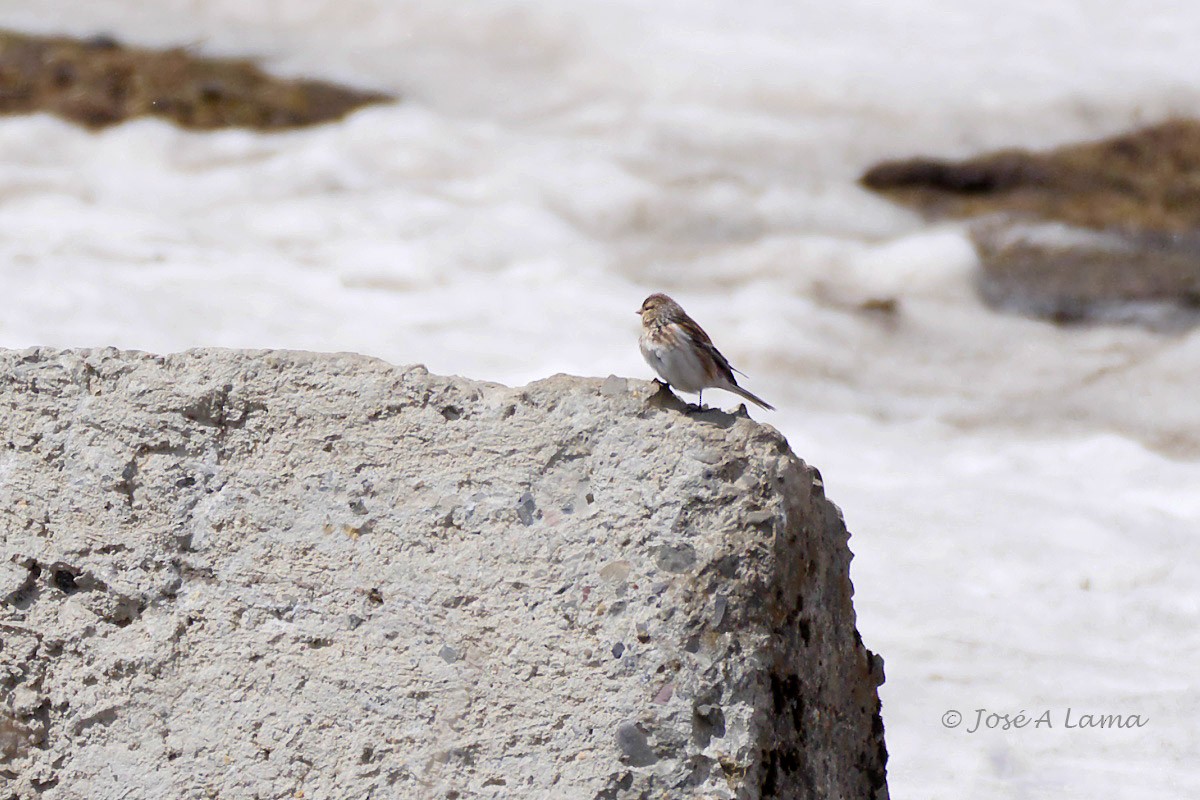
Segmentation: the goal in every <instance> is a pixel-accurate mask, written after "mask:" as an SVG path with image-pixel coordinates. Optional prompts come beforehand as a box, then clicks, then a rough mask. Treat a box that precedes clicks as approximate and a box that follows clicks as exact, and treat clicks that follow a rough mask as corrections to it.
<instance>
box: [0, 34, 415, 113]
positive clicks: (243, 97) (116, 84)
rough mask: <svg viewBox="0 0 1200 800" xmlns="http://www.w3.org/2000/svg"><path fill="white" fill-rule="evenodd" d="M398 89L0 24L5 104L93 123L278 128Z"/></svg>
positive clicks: (6, 108)
mask: <svg viewBox="0 0 1200 800" xmlns="http://www.w3.org/2000/svg"><path fill="white" fill-rule="evenodd" d="M392 99H393V98H392V97H390V96H388V95H385V94H381V93H378V92H368V91H360V90H356V89H349V88H346V87H342V86H336V85H334V84H330V83H324V82H322V81H313V80H287V79H282V78H276V77H272V76H270V75H268V74H266V73H265V72H263V71H262V70H260V69H259V68H258V67H256V66H255V65H254V64H253V63H252V62H250V61H249V60H246V59H215V58H201V57H200V56H197V55H196V54H195V53H193V52H191V51H190V50H187V49H184V48H174V49H170V50H150V49H145V48H139V47H126V46H124V45H121V44H119V43H118V42H116V41H115V40H113V39H111V38H109V37H104V36H98V37H94V38H91V39H85V40H80V39H71V38H66V37H43V36H28V35H25V34H21V33H15V32H12V31H0V113H4V114H28V113H32V112H38V111H47V112H50V113H52V114H57V115H58V116H60V117H63V118H65V119H69V120H72V121H74V122H78V123H80V124H81V125H85V126H87V127H89V128H93V129H95V128H103V127H105V126H108V125H114V124H116V123H119V122H123V121H124V120H127V119H130V118H131V117H139V116H156V117H163V118H165V119H169V120H171V121H173V122H175V123H176V124H178V125H180V126H182V127H184V128H196V129H203V130H207V129H214V128H229V127H240V128H255V129H258V130H277V129H282V128H294V127H300V126H304V125H314V124H317V123H321V122H328V121H330V120H335V119H339V118H341V117H343V116H345V115H346V114H348V113H349V112H351V111H353V110H354V109H356V108H359V107H361V106H364V105H367V104H370V103H382V102H387V101H390V100H392Z"/></svg>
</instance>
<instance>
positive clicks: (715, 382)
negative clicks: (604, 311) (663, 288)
mask: <svg viewBox="0 0 1200 800" xmlns="http://www.w3.org/2000/svg"><path fill="white" fill-rule="evenodd" d="M637 313H638V314H641V316H642V335H641V337H640V338H639V339H638V346H639V347H641V350H642V357H643V358H645V359H646V363H647V364H649V365H650V366H651V367H653V368H654V371H655V372H657V373H658V376H659V377H660V378H662V379H663V381H665V382H666V383H667V384H668V385H669V386H670V387H671V388H673V389H676V390H678V391H681V392H695V393H696V394H699V395H700V401H701V403H703V401H704V390H705V389H724V390H725V391H727V392H733V393H734V394H737V395H741V396H742V397H744V398H746V399H747V400H749V401H750V402H751V403H756V404H758V405H760V406H762V407H763V408H765V409H768V410H770V411H774V410H775V406H773V405H771V404H770V403H768V402H766V401H765V400H763V399H762V398H760V397H758V396H756V395H754V394H752V393H750V392H748V391H746V390H745V389H743V388H742V387H740V386H738V385H737V378H735V377H733V373H734V372H736V371H737V370H735V369H734V368H733V367H731V366H730V365H729V362H728V361H726V360H725V356H723V355H721V351H720V350H718V349H717V348H716V347H714V346H713V343H712V339H710V338H708V334H707V333H705V332H704V329H703V328H701V327H700V326H699V325H697V324H696V322H695V320H693V319H692V318H691V317H689V316H688V315H687V313H686V312H684V310H683V309H682V308H681V307H680V305H679V303H676V302H675V301H674V300H672V299H671V298H669V297H667V296H666V295H665V294H652V295H650V296H649V297H647V298H646V300H645V302H643V303H642V307H641V309H640V310H639V311H638V312H637ZM743 374H744V373H743Z"/></svg>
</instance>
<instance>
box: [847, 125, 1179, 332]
mask: <svg viewBox="0 0 1200 800" xmlns="http://www.w3.org/2000/svg"><path fill="white" fill-rule="evenodd" d="M861 183H862V185H863V186H865V187H866V188H868V189H871V190H873V191H876V192H879V193H881V194H883V195H884V196H885V197H888V198H889V199H891V200H893V201H895V202H897V203H901V204H903V205H907V206H910V207H913V208H915V209H917V210H919V211H921V212H922V213H923V214H925V215H927V216H929V217H933V218H944V217H959V218H971V217H986V219H984V220H981V221H977V222H974V223H973V224H972V229H971V234H972V240H973V241H974V243H975V248H976V251H977V252H978V254H979V258H980V265H981V269H980V276H979V280H978V286H979V289H980V293H981V296H982V297H983V299H984V300H985V301H986V302H987V303H988V304H989V305H991V306H992V307H994V308H999V309H1003V310H1008V311H1018V312H1020V313H1027V314H1032V315H1034V316H1039V317H1044V318H1048V319H1051V320H1054V321H1056V322H1059V323H1072V322H1132V323H1136V324H1142V325H1147V326H1150V327H1156V328H1179V327H1187V326H1192V325H1195V324H1197V322H1200V312H1198V309H1200V121H1196V120H1173V121H1170V122H1166V123H1163V124H1161V125H1156V126H1153V127H1149V128H1144V129H1142V130H1138V131H1134V132H1132V133H1127V134H1123V135H1121V136H1115V137H1113V138H1110V139H1104V140H1101V141H1096V142H1086V143H1083V144H1073V145H1068V146H1065V147H1060V148H1057V149H1055V150H1051V151H1048V152H1045V153H1034V152H1028V151H1024V150H1003V151H999V152H995V153H989V154H985V155H981V156H978V157H976V158H970V159H966V160H963V161H948V160H941V159H936V158H911V159H906V160H900V161H888V162H884V163H881V164H879V165H877V166H875V167H872V168H871V169H870V170H868V171H867V172H866V173H865V174H864V175H863V176H862V178H861Z"/></svg>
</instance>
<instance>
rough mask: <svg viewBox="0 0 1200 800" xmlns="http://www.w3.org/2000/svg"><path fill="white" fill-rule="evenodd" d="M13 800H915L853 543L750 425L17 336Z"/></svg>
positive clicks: (333, 366)
mask: <svg viewBox="0 0 1200 800" xmlns="http://www.w3.org/2000/svg"><path fill="white" fill-rule="evenodd" d="M0 374H2V375H3V377H4V383H3V385H2V386H0V397H2V401H0V414H2V417H3V434H2V436H3V441H2V443H0V509H2V511H3V513H2V514H0V798H3V799H4V800H7V799H8V798H21V799H22V800H25V799H26V798H45V799H46V800H53V799H54V798H85V797H86V798H206V797H219V798H285V797H288V798H298V797H304V798H368V797H370V798H477V797H479V798H493V797H514V798H566V799H567V800H570V799H572V798H583V799H584V800H592V799H595V800H603V799H605V798H610V799H611V800H622V799H624V798H655V799H656V800H657V798H833V799H845V800H856V799H857V798H880V799H881V798H886V797H887V788H886V783H885V761H886V753H885V750H884V743H883V728H882V723H881V721H880V716H879V700H878V695H877V693H876V687H877V686H878V684H880V683H881V682H882V680H883V673H882V669H883V668H882V661H881V659H880V658H879V657H878V656H875V655H873V654H872V653H871V652H870V651H868V650H867V649H866V648H864V647H863V645H862V642H861V640H860V639H859V637H858V634H857V632H856V630H855V617H854V610H853V607H852V604H851V595H852V592H853V587H852V586H851V584H850V580H849V561H850V552H849V550H848V548H847V537H848V534H847V532H846V529H845V527H844V525H843V523H842V519H841V514H840V512H839V511H838V509H837V507H836V506H834V505H833V504H832V503H830V502H829V501H828V500H826V499H825V497H824V496H823V494H822V488H821V480H820V476H819V475H818V474H817V472H816V470H814V469H812V468H811V467H809V466H807V465H805V464H804V462H802V461H801V460H799V459H798V458H797V457H796V456H794V455H793V454H792V453H791V452H790V450H789V449H788V445H787V442H786V441H785V440H784V439H783V437H782V436H780V435H779V434H778V433H777V432H776V431H775V430H774V429H772V428H770V427H767V426H764V425H759V424H757V423H755V422H753V421H752V420H750V419H749V418H747V417H746V416H745V415H744V413H738V414H734V415H730V414H726V413H723V412H720V411H709V412H705V413H688V411H687V408H686V407H685V406H684V405H683V404H682V403H681V402H680V401H678V400H677V399H675V398H674V397H672V396H671V395H669V393H667V392H666V391H665V390H664V391H659V390H658V387H656V386H655V385H654V384H651V383H646V382H642V381H627V380H625V379H621V378H616V377H610V378H608V379H584V378H573V377H567V376H556V377H553V378H550V379H548V380H544V381H540V382H538V383H534V384H531V385H529V386H526V387H522V388H507V387H504V386H499V385H495V384H486V383H478V382H473V381H469V380H465V379H461V378H445V377H438V376H434V375H430V374H428V372H426V370H425V369H424V368H422V367H394V366H391V365H388V364H385V363H383V362H380V361H377V360H373V359H369V358H365V357H362V356H356V355H346V354H339V355H322V354H312V353H295V352H244V351H221V350H196V351H190V352H186V353H181V354H177V355H171V356H166V357H159V356H152V355H147V354H142V353H129V352H118V351H115V350H111V349H110V350H80V351H57V350H49V349H34V350H27V351H23V352H13V351H0Z"/></svg>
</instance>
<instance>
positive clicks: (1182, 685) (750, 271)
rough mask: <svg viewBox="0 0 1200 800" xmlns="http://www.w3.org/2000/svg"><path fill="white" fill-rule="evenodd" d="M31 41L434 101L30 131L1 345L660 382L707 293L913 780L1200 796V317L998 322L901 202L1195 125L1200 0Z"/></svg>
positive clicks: (13, 151) (187, 9) (253, 6)
mask: <svg viewBox="0 0 1200 800" xmlns="http://www.w3.org/2000/svg"><path fill="white" fill-rule="evenodd" d="M0 27H3V28H6V29H9V30H13V31H20V32H23V33H27V34H55V35H67V36H74V37H82V38H84V39H87V40H89V41H90V42H91V43H92V44H91V46H92V48H93V49H100V50H105V49H111V47H112V42H111V41H110V40H109V39H100V40H97V39H96V38H95V37H97V36H105V37H112V38H113V39H115V40H117V41H119V42H121V43H123V44H126V45H131V46H141V47H150V48H162V47H177V46H183V47H186V48H188V51H189V53H191V54H192V55H196V56H218V57H247V58H252V59H254V60H255V61H256V63H258V64H260V65H261V66H262V67H263V69H265V70H266V71H268V72H269V73H271V74H272V75H276V76H281V77H285V78H300V77H303V78H311V79H320V80H324V81H331V82H336V83H339V84H342V85H345V86H350V87H354V88H357V89H361V90H366V91H374V92H381V93H385V94H386V95H388V96H390V97H393V98H395V100H394V102H385V103H372V104H368V105H366V106H363V107H362V108H360V109H359V110H357V111H355V112H353V113H351V114H349V115H348V116H345V117H344V118H341V119H338V120H335V121H332V122H328V123H325V124H321V125H315V126H308V127H295V128H288V127H283V128H280V129H278V130H256V129H255V128H253V127H250V128H245V127H242V128H221V127H216V128H215V129H212V130H189V129H186V128H184V127H181V126H179V125H176V124H175V123H173V122H172V121H170V120H168V119H162V118H154V117H140V118H137V119H132V120H129V121H124V122H121V123H120V124H113V125H107V124H103V125H101V124H97V125H92V126H90V127H89V125H87V124H79V123H78V122H75V121H70V120H67V119H64V118H62V117H61V116H59V115H56V114H51V113H44V112H43V113H33V114H21V115H15V116H4V117H0V286H2V289H3V291H2V292H0V346H4V347H12V348H21V347H27V346H31V345H52V346H60V347H96V346H106V345H113V346H117V347H121V348H134V349H141V350H149V351H155V352H160V353H163V352H173V351H178V350H182V349H186V348H189V347H197V346H223V347H238V348H298V349H306V350H321V351H343V350H347V351H356V352H360V353H365V354H369V355H372V356H377V357H379V358H382V359H386V360H387V361H390V362H393V363H396V364H411V363H422V364H425V365H426V366H427V367H428V368H429V369H430V370H431V371H434V372H437V373H445V374H459V375H464V376H467V377H470V378H477V379H487V380H494V381H500V382H504V383H507V384H522V383H525V382H528V381H531V380H535V379H538V378H542V377H546V376H548V375H550V374H553V373H556V372H568V373H572V374H577V375H592V376H605V375H608V374H610V373H615V374H618V375H623V376H630V377H638V378H647V379H648V378H650V377H652V373H651V371H650V369H649V368H648V367H647V366H646V365H645V364H644V363H643V362H642V359H641V357H640V355H639V353H638V350H637V344H636V339H637V335H638V320H637V318H636V317H635V316H634V313H633V312H634V311H635V310H636V309H637V308H638V306H639V305H640V304H641V301H642V299H643V298H644V297H645V296H646V295H647V294H649V293H651V292H653V291H666V292H668V293H670V294H672V295H673V296H674V297H675V298H676V299H677V300H679V301H680V302H681V303H682V305H683V306H684V307H685V308H686V309H687V310H688V311H689V313H691V315H692V316H693V317H695V318H696V319H697V320H698V321H699V322H700V323H701V324H702V325H703V326H704V327H705V328H706V329H707V330H708V332H709V333H710V334H711V335H712V337H713V339H714V340H715V341H716V343H717V344H718V346H720V348H721V349H722V351H723V352H724V353H725V354H726V355H727V356H728V357H729V359H730V361H731V362H733V363H734V364H735V365H737V366H738V367H739V368H741V369H742V370H744V371H745V372H746V373H747V374H748V375H749V376H750V377H748V378H746V379H744V380H743V381H742V382H743V385H745V386H747V387H748V388H750V389H751V390H752V391H754V392H756V393H758V394H760V395H762V396H763V397H764V398H766V399H767V400H769V401H770V402H772V403H773V404H775V405H776V406H778V407H779V409H780V410H779V411H778V412H775V413H767V412H761V411H760V410H757V409H756V410H754V411H752V414H753V415H754V416H755V417H756V418H757V419H760V420H762V421H764V422H767V423H769V424H771V425H774V426H776V427H778V428H779V429H780V430H781V431H783V432H784V433H785V434H786V435H787V437H788V439H789V441H790V443H791V446H792V448H793V449H794V450H795V451H796V453H797V454H798V455H799V456H800V457H802V458H804V459H805V460H806V461H809V462H810V463H812V464H814V465H816V466H817V467H818V468H819V469H821V471H822V473H823V474H824V477H825V481H826V487H827V493H828V495H829V496H830V498H832V499H833V500H834V501H835V502H837V503H838V504H839V505H840V506H841V507H842V508H843V510H844V513H845V517H846V521H847V524H848V526H849V528H850V530H851V531H852V533H853V536H852V538H851V541H850V546H851V549H852V550H853V551H854V553H855V554H856V558H855V561H854V564H853V568H852V578H853V580H854V584H855V587H856V597H855V605H856V608H857V611H858V623H859V628H860V630H861V632H862V635H863V639H864V641H865V643H866V644H867V646H868V647H870V648H871V649H873V650H875V651H877V652H879V653H881V654H882V655H883V656H884V658H885V660H886V672H887V682H886V683H885V684H884V686H883V687H882V688H881V695H882V698H883V714H884V721H885V724H886V738H887V745H888V750H889V752H890V754H891V761H890V763H889V783H890V786H891V792H892V796H893V797H894V798H897V799H898V800H904V799H905V798H934V799H937V798H947V799H948V798H963V797H971V798H976V800H992V799H999V798H1089V799H1090V798H1095V797H1123V798H1142V797H1144V798H1156V800H1157V798H1163V797H1188V796H1192V797H1194V796H1200V772H1198V771H1197V770H1196V769H1195V754H1196V753H1197V752H1200V692H1197V685H1196V684H1197V678H1196V676H1197V674H1198V673H1197V670H1196V667H1195V663H1194V656H1195V654H1196V653H1197V652H1200V426H1198V424H1197V411H1196V400H1195V396H1196V380H1197V374H1198V373H1200V333H1197V332H1196V330H1195V329H1193V328H1192V327H1191V326H1190V325H1189V324H1172V325H1169V326H1162V325H1154V324H1141V323H1144V322H1145V319H1141V321H1140V322H1139V320H1136V319H1135V320H1134V322H1133V324H1129V322H1128V320H1124V319H1122V320H1121V321H1120V322H1119V323H1118V322H1113V321H1101V322H1094V321H1093V322H1083V323H1078V322H1076V323H1074V324H1065V323H1064V320H1063V319H1062V318H1061V316H1059V317H1055V316H1054V315H1050V317H1045V316H1036V315H1031V314H1027V313H1011V312H1009V311H999V310H995V309H994V308H993V305H994V304H992V305H989V304H988V303H986V302H984V298H983V297H982V296H981V293H980V290H979V276H980V274H981V269H982V266H981V263H980V259H979V256H978V254H977V248H976V244H977V240H976V239H975V238H974V234H973V230H974V229H973V228H972V227H971V226H972V224H973V223H971V222H967V221H964V220H961V219H958V218H954V217H947V216H937V215H934V216H930V215H922V214H918V213H917V212H915V211H913V210H910V209H909V208H908V207H906V206H903V205H898V204H895V203H893V202H891V201H890V200H889V199H886V198H885V197H883V196H880V195H878V194H875V193H873V192H871V191H868V190H867V189H864V188H863V187H862V186H861V185H860V184H859V178H860V176H862V175H863V173H864V172H866V171H867V170H868V169H870V168H871V167H873V166H875V165H876V164H878V163H879V162H881V161H887V160H891V159H899V158H905V157H909V156H915V155H925V156H930V157H934V158H942V159H952V160H953V159H961V158H965V157H969V156H973V155H976V154H979V153H984V152H987V151H991V150H995V149H999V148H1026V149H1030V150H1037V151H1041V150H1045V149H1047V148H1054V147H1058V146H1062V145H1067V144H1070V143H1074V142H1080V141H1087V140H1093V139H1099V138H1102V137H1108V136H1112V135H1116V134H1120V133H1123V132H1127V131H1130V130H1134V129H1136V128H1139V127H1141V126H1146V125H1152V124H1156V123H1159V122H1162V121H1165V120H1168V119H1172V118H1176V117H1183V118H1187V117H1191V116H1193V115H1195V114H1196V113H1197V110H1198V109H1200V59H1197V58H1196V35H1197V32H1198V31H1200V9H1194V8H1191V7H1190V6H1188V5H1186V4H1180V3H1175V2H1166V1H1165V0H1136V1H1135V0H1093V1H1091V2H1084V0H903V2H895V3H888V4H884V3H878V2H873V1H871V0H844V1H843V2H841V3H836V4H835V3H816V2H803V1H801V2H797V1H796V0H692V1H691V2H686V3H685V2H670V1H669V0H657V2H653V3H647V2H633V1H632V0H571V2H552V1H551V0H520V1H518V0H477V1H476V2H468V3H430V2H415V1H414V2H403V1H402V0H337V2H334V0H273V2H259V3H246V2H242V1H241V0H160V1H159V2H155V3H145V2H139V1H138V0H43V1H42V2H37V3H30V2H28V0H22V1H21V2H17V1H16V0H0ZM9 71H10V72H11V70H9ZM56 74H58V75H59V77H57V78H54V79H53V81H54V82H57V83H56V85H57V84H64V85H66V84H71V83H72V81H75V80H76V77H74V75H75V73H71V74H68V75H67V76H66V77H65V78H63V77H62V74H61V73H56ZM3 77H5V72H4V70H0V78H3ZM138 80H141V79H140V78H136V77H133V78H129V81H130V82H131V83H137V81H138ZM67 88H70V87H69V86H68V87H67ZM114 91H115V90H114ZM124 91H125V89H122V90H121V92H124ZM203 91H204V92H209V93H213V92H215V93H216V94H217V95H219V94H221V92H223V91H225V90H224V89H223V88H222V86H217V87H216V88H215V89H214V88H211V87H210V88H209V89H204V90H203ZM122 96H124V95H122ZM0 100H5V101H11V100H13V95H12V92H11V91H9V92H8V96H7V97H5V96H2V95H0ZM93 121H95V120H93ZM100 121H101V122H104V121H105V120H100ZM1198 185H1200V184H1198ZM968 189H969V190H970V187H968ZM972 191H973V190H972ZM1177 234H1178V231H1174V232H1172V233H1171V235H1172V236H1175V235H1177ZM1064 239H1070V234H1069V232H1068V234H1065V235H1064ZM1172 241H1173V240H1172ZM1184 252H1185V255H1184V257H1183V261H1184V263H1185V266H1186V264H1188V263H1197V261H1198V259H1191V261H1188V258H1187V256H1186V253H1187V251H1184ZM1084 261H1085V263H1086V259H1084ZM1196 296H1197V297H1200V294H1198V295H1196ZM1185 299H1186V298H1185ZM1017 305H1018V308H1017V309H1016V310H1017V311H1018V312H1021V311H1022V308H1021V307H1019V306H1020V304H1017ZM1185 305H1186V303H1185ZM1024 310H1025V311H1028V308H1026V309H1024ZM1118 316H1120V315H1118ZM1135 316H1136V315H1135ZM705 399H706V401H707V402H709V403H714V404H720V405H723V406H725V407H732V406H734V405H736V404H737V402H738V400H737V399H736V398H734V397H733V396H731V395H723V394H722V393H719V392H713V393H711V396H710V395H706V397H705ZM952 709H953V710H957V711H959V712H960V713H961V714H962V715H963V717H964V718H965V719H964V722H963V723H962V725H961V726H960V727H958V728H947V727H946V726H944V725H943V722H942V720H943V715H944V714H945V713H946V712H947V711H948V710H952ZM976 709H986V710H987V712H988V713H990V712H992V711H995V712H999V713H1008V714H1016V713H1017V712H1024V713H1025V714H1027V715H1031V716H1034V717H1036V716H1040V715H1041V714H1042V713H1043V712H1044V711H1050V712H1051V718H1052V719H1053V721H1054V727H1053V728H1052V729H1047V728H1046V727H1045V726H1042V727H1040V728H1038V729H1036V730H1035V729H1032V728H1026V729H1023V730H1008V731H1003V730H988V729H982V730H977V731H976V732H974V733H968V729H969V728H970V727H971V725H972V724H973V722H974V719H975V716H976ZM1067 709H1071V711H1072V714H1073V715H1074V716H1075V717H1076V718H1078V716H1079V715H1082V714H1094V715H1099V714H1124V715H1130V714H1136V715H1140V717H1141V719H1142V720H1143V721H1144V725H1143V726H1142V727H1135V728H1131V729H1119V730H1111V729H1066V728H1065V727H1064V724H1063V721H1064V715H1065V713H1066V711H1067Z"/></svg>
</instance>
